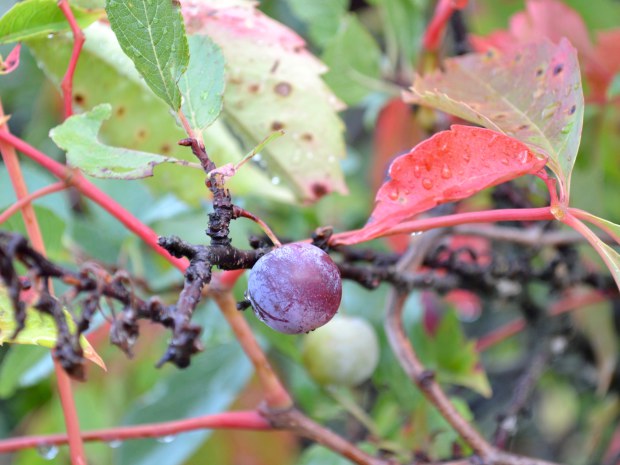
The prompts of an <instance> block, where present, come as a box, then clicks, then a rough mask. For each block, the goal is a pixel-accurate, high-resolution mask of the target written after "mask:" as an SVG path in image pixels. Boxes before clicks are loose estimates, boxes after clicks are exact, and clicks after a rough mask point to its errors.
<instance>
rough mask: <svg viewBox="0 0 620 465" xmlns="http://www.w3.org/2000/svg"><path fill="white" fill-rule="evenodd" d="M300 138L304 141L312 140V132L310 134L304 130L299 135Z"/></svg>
mask: <svg viewBox="0 0 620 465" xmlns="http://www.w3.org/2000/svg"><path fill="white" fill-rule="evenodd" d="M301 139H302V140H304V141H306V142H312V141H313V140H314V136H313V135H312V134H310V133H309V132H304V133H303V134H302V135H301Z"/></svg>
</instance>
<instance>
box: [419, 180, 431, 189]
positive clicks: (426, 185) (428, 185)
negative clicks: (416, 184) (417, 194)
mask: <svg viewBox="0 0 620 465" xmlns="http://www.w3.org/2000/svg"><path fill="white" fill-rule="evenodd" d="M422 187H424V189H426V190H430V189H432V188H433V181H431V180H430V179H428V178H424V179H422Z"/></svg>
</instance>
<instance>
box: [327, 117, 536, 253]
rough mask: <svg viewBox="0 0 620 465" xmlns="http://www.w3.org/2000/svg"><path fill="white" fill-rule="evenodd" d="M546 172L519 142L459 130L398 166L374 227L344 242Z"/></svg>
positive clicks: (359, 239) (479, 131)
mask: <svg viewBox="0 0 620 465" xmlns="http://www.w3.org/2000/svg"><path fill="white" fill-rule="evenodd" d="M544 166H545V160H542V159H539V158H537V157H536V156H535V155H534V154H533V153H532V152H531V151H530V150H529V149H528V148H527V146H526V145H525V144H523V143H521V142H519V141H518V140H516V139H513V138H511V137H508V136H505V135H503V134H499V133H497V132H495V131H491V130H488V129H483V128H477V127H473V126H460V125H454V126H452V128H451V129H450V130H449V131H442V132H440V133H437V134H435V135H434V136H433V137H431V138H430V139H427V140H425V141H424V142H422V143H420V144H418V145H416V146H415V147H414V148H413V149H412V150H411V151H410V152H409V153H407V154H405V155H401V156H400V157H398V158H397V159H396V160H394V162H393V163H392V165H391V166H390V171H389V176H390V180H389V181H387V182H386V183H385V184H383V186H381V188H380V189H379V192H377V197H376V201H377V205H376V206H375V209H374V211H373V213H372V216H371V218H370V220H369V223H368V224H367V225H366V226H365V227H364V228H363V229H361V230H359V231H357V232H355V233H353V234H351V235H348V236H344V238H343V240H339V242H340V243H343V244H344V243H347V244H352V243H356V242H362V241H367V240H370V239H373V238H375V237H378V236H380V235H381V234H382V233H383V232H385V231H387V230H388V229H390V228H391V227H392V226H395V225H397V224H398V223H400V222H402V221H404V220H406V219H409V218H411V217H412V216H414V215H417V214H418V213H421V212H423V211H426V210H429V209H430V208H433V207H434V206H436V205H439V204H442V203H445V202H451V201H455V200H459V199H464V198H467V197H469V196H471V195H473V194H475V193H476V192H479V191H481V190H482V189H485V188H487V187H491V186H495V185H497V184H500V183H502V182H505V181H509V180H510V179H514V178H516V177H519V176H521V175H524V174H528V173H530V174H534V173H536V172H538V171H540V170H541V169H542V168H543V167H544Z"/></svg>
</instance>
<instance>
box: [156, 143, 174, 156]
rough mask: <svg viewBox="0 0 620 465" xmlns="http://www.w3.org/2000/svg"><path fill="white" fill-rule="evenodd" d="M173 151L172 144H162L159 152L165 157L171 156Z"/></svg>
mask: <svg viewBox="0 0 620 465" xmlns="http://www.w3.org/2000/svg"><path fill="white" fill-rule="evenodd" d="M171 150H172V147H170V144H162V145H161V147H160V148H159V151H160V152H161V153H163V154H164V155H169V154H170V151H171Z"/></svg>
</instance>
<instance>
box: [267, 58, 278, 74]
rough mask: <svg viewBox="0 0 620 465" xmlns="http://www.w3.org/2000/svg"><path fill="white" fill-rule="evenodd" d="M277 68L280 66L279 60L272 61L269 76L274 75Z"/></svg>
mask: <svg viewBox="0 0 620 465" xmlns="http://www.w3.org/2000/svg"><path fill="white" fill-rule="evenodd" d="M279 66H280V60H276V61H274V62H273V66H272V67H271V69H270V70H269V72H270V73H271V74H274V73H275V72H276V71H277V70H278V67H279Z"/></svg>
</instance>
